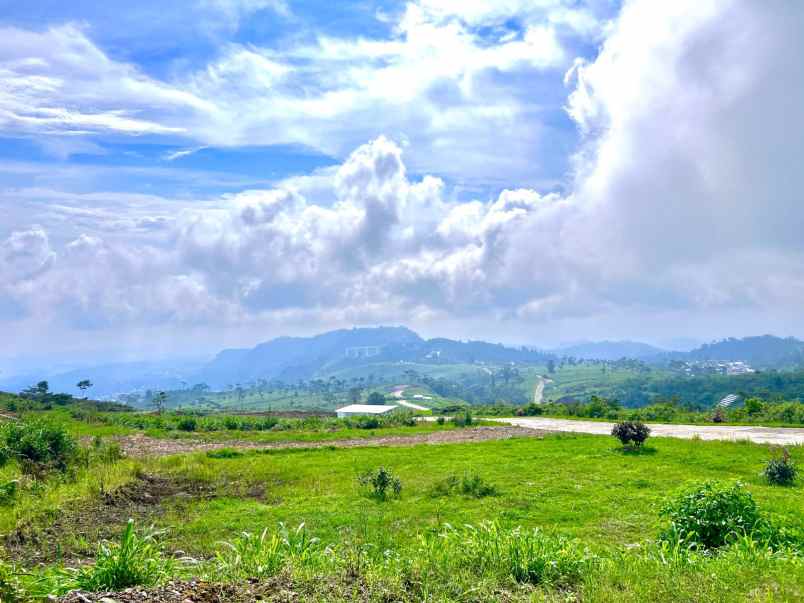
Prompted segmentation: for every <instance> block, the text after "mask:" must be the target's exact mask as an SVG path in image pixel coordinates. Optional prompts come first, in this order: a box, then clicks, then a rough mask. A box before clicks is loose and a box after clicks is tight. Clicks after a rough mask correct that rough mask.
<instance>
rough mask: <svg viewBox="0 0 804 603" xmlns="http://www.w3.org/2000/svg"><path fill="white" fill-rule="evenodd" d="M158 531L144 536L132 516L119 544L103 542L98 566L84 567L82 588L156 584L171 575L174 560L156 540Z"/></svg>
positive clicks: (79, 579)
mask: <svg viewBox="0 0 804 603" xmlns="http://www.w3.org/2000/svg"><path fill="white" fill-rule="evenodd" d="M158 534H159V533H158V532H155V531H153V530H150V531H147V532H145V533H144V534H142V535H139V534H137V532H136V530H135V529H134V520H132V519H129V520H128V524H127V525H126V529H125V530H124V531H123V535H122V537H121V538H120V542H119V543H117V544H106V543H104V544H102V545H101V546H100V547H99V548H98V552H97V555H96V558H95V565H92V566H89V567H86V568H83V569H82V570H80V571H79V572H78V574H77V577H76V584H77V586H78V587H79V588H82V589H84V590H90V591H100V590H122V589H124V588H129V587H131V586H153V585H154V584H157V583H159V582H160V581H162V580H163V579H165V578H167V577H168V576H170V574H171V572H172V571H173V569H174V564H173V561H172V560H171V559H169V558H165V557H163V556H162V554H161V550H160V548H159V547H158V545H157V543H156V537H157V536H158Z"/></svg>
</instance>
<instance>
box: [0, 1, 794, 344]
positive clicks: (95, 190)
mask: <svg viewBox="0 0 804 603" xmlns="http://www.w3.org/2000/svg"><path fill="white" fill-rule="evenodd" d="M802 13H804V10H803V9H801V8H799V7H798V6H795V5H793V4H792V3H786V2H783V1H782V0H770V1H769V2H767V3H762V4H757V3H752V2H748V1H740V0H700V1H693V0H681V1H679V2H674V3H667V4H665V3H655V2H651V1H650V0H629V1H627V2H625V3H624V4H622V5H621V3H620V2H615V1H612V0H497V1H491V0H463V1H458V0H410V1H408V2H372V1H370V0H365V1H353V2H338V3H332V2H301V1H297V2H290V1H283V0H185V1H183V2H155V1H150V0H146V1H143V2H138V3H136V4H135V5H131V3H123V2H115V1H110V2H104V3H98V2H72V3H65V2H56V1H43V0H33V1H32V2H29V3H25V4H24V5H23V4H21V3H17V2H0V277H2V283H3V284H2V285H0V325H2V326H3V328H4V329H5V331H6V332H8V333H10V334H11V336H12V337H16V338H17V339H18V340H19V341H22V342H24V343H21V344H20V346H19V347H18V348H17V349H15V351H14V352H6V355H7V356H10V355H11V354H20V355H31V354H33V355H35V354H36V353H38V352H37V348H38V345H37V344H36V340H37V337H38V336H41V335H42V334H44V333H47V334H48V337H49V339H50V347H51V348H52V349H53V351H54V352H53V353H56V354H74V353H81V354H85V355H93V354H101V355H107V354H109V353H110V352H109V350H111V349H114V350H115V353H119V354H127V355H129V356H133V357H140V356H142V354H143V353H146V350H153V349H154V348H157V349H158V350H159V353H163V354H173V353H182V352H184V351H187V350H199V349H203V350H214V349H217V348H219V347H222V346H224V345H234V344H237V345H240V344H251V343H255V342H257V341H261V340H264V339H268V338H270V337H272V336H275V335H279V334H285V333H310V332H315V331H318V330H321V329H325V328H330V327H338V326H348V325H352V324H380V323H384V324H389V323H393V324H407V325H410V326H411V327H414V328H417V329H419V330H422V331H423V332H424V333H425V334H446V335H453V336H467V337H468V336H472V337H475V336H483V337H487V338H491V339H496V340H503V341H510V342H513V343H530V344H543V345H549V344H555V343H559V342H562V341H568V340H579V339H593V338H609V339H617V338H625V337H632V338H640V339H647V340H650V341H658V342H661V341H664V340H668V339H672V338H675V337H679V336H694V337H696V338H698V339H707V338H711V337H717V336H724V335H740V334H748V333H754V332H766V331H768V332H777V333H780V334H799V335H804V331H802V329H803V328H804V324H802V318H801V316H800V312H799V311H798V306H799V300H800V293H801V292H802V291H804V274H802V268H801V266H802V262H801V259H802V248H801V242H800V241H801V237H800V233H799V232H798V230H799V229H798V228H797V227H796V226H795V225H796V224H800V223H801V220H800V218H802V216H801V207H802V203H801V199H800V190H802V188H801V186H800V185H801V184H802V183H801V182H800V181H801V175H800V174H799V173H798V172H800V170H798V169H797V168H796V166H797V165H799V163H800V159H801V156H802V149H801V144H802V143H800V142H799V141H797V140H792V139H791V137H790V136H789V133H790V132H793V131H797V130H796V128H797V127H798V126H799V125H801V123H802V112H804V110H802V106H804V103H801V102H799V101H800V100H801V99H802V89H803V88H804V85H802V81H801V80H802V79H804V76H802V75H801V74H802V73H803V72H804V70H802V69H801V64H800V60H801V56H802V48H801V41H800V39H799V38H800V36H799V35H798V34H797V31H798V30H797V29H796V28H797V27H798V26H800V25H801V24H802V19H804V16H802ZM736 32H739V35H736ZM746 321H748V324H747V323H746ZM154 342H157V343H156V344H155V343H154ZM121 350H122V351H121Z"/></svg>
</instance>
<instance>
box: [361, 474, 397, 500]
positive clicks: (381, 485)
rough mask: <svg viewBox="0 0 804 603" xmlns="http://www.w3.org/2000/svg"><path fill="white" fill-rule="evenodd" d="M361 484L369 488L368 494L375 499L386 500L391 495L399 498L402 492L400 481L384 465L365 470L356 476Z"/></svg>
mask: <svg viewBox="0 0 804 603" xmlns="http://www.w3.org/2000/svg"><path fill="white" fill-rule="evenodd" d="M357 480H358V482H359V483H360V485H361V486H365V487H368V488H369V489H370V495H371V496H372V497H373V498H376V499H377V500H387V499H388V498H390V497H391V496H392V495H393V496H394V497H396V498H399V496H400V494H401V493H402V481H401V480H400V479H399V478H398V477H396V476H395V475H394V474H393V473H391V472H390V471H389V470H388V469H386V468H385V467H380V468H379V469H377V470H376V471H367V472H365V473H363V474H361V475H360V476H358V478H357Z"/></svg>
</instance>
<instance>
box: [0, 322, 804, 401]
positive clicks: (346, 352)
mask: <svg viewBox="0 0 804 603" xmlns="http://www.w3.org/2000/svg"><path fill="white" fill-rule="evenodd" d="M562 357H575V358H578V359H585V360H602V361H615V360H619V359H621V358H627V359H636V360H642V361H644V362H648V363H655V364H660V365H661V364H664V363H667V362H669V361H671V360H682V361H707V360H713V361H727V362H728V361H743V362H746V363H748V364H750V365H751V366H753V367H754V368H759V369H767V368H779V369H784V368H793V367H802V366H804V341H801V340H799V339H796V338H794V337H787V338H781V337H775V336H772V335H762V336H756V337H745V338H742V339H736V338H729V339H724V340H721V341H715V342H712V343H708V344H705V345H702V346H699V347H698V348H696V349H694V350H692V351H690V352H671V351H666V350H662V349H661V348H659V347H656V346H652V345H650V344H646V343H642V342H637V341H599V342H584V343H579V344H574V345H571V346H566V347H563V348H559V349H555V350H540V349H536V348H529V347H513V346H506V345H502V344H494V343H488V342H485V341H458V340H453V339H447V338H443V337H442V338H434V339H423V338H422V337H420V336H419V335H418V334H417V333H415V332H414V331H412V330H410V329H408V328H406V327H402V326H395V327H372V328H353V329H339V330H336V331H329V332H326V333H322V334H320V335H315V336H312V337H278V338H276V339H273V340H271V341H267V342H264V343H261V344H258V345H256V346H254V347H253V348H234V349H227V350H223V351H221V352H219V353H218V354H217V355H216V356H215V357H214V358H213V359H212V360H211V361H208V362H203V361H200V362H195V361H193V362H190V361H178V360H177V361H173V362H166V361H161V362H127V363H115V364H106V365H101V366H94V367H87V368H81V369H76V370H70V371H59V372H57V373H55V374H52V373H49V372H48V371H41V372H39V373H35V372H30V373H26V374H25V375H17V376H15V377H8V378H5V379H0V389H6V390H9V391H20V390H21V389H23V388H25V387H29V386H30V385H32V384H34V383H36V382H37V381H39V380H41V379H47V380H48V381H49V382H50V386H51V389H52V390H53V391H60V392H67V393H73V394H79V391H78V390H77V389H76V387H75V384H76V383H77V382H78V381H80V380H82V379H90V380H91V381H92V382H93V384H94V387H93V388H92V389H91V390H90V391H89V393H90V395H94V396H98V397H108V396H114V395H117V394H121V393H128V392H132V391H144V390H146V389H152V390H158V389H166V390H168V389H180V388H182V387H186V386H188V385H193V384H195V383H207V384H208V385H210V386H211V387H213V388H225V387H227V386H230V385H235V384H237V383H250V382H254V381H256V380H259V379H279V380H282V381H285V382H293V381H298V380H300V379H301V380H308V379H312V378H319V377H326V376H327V375H332V374H335V373H337V372H338V371H341V370H352V369H354V370H357V371H358V372H361V371H363V370H365V371H366V372H369V371H371V368H370V367H371V365H372V364H374V363H399V362H411V363H425V364H427V363H431V364H450V363H453V364H472V363H475V362H481V363H489V364H497V365H499V364H502V363H507V362H515V363H519V364H539V365H545V364H547V363H548V361H550V360H554V361H558V360H559V359H560V358H562Z"/></svg>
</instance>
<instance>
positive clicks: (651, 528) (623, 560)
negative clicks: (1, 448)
mask: <svg viewBox="0 0 804 603" xmlns="http://www.w3.org/2000/svg"><path fill="white" fill-rule="evenodd" d="M95 427H96V426H91V425H87V426H84V427H82V428H81V429H80V430H78V433H81V434H83V435H89V434H90V433H91V432H92V431H93V429H94V428H95ZM101 427H104V428H105V427H107V426H101ZM434 428H436V427H434V426H428V427H422V429H434ZM398 429H404V428H398ZM407 429H418V428H407ZM364 433H365V432H364ZM104 435H106V436H109V435H112V434H111V433H109V432H108V431H107V432H104ZM155 435H162V436H165V435H168V434H166V433H162V434H159V433H156V434H155ZM257 435H259V436H260V437H265V436H269V437H273V436H275V435H278V436H283V437H284V436H285V435H286V434H284V433H280V434H274V433H270V432H269V433H259V434H257ZM216 437H217V436H216ZM294 437H298V434H294ZM309 437H311V438H316V437H320V434H310V435H309ZM792 453H793V456H794V458H795V459H796V460H797V461H798V462H799V463H802V462H804V454H802V450H801V449H798V448H797V449H793V451H792ZM768 456H769V455H768V449H767V448H766V447H762V446H756V445H752V444H744V443H728V442H701V441H686V440H671V439H664V438H654V439H651V440H649V445H648V447H647V448H645V449H644V450H642V451H639V452H634V451H630V452H629V451H623V450H622V449H620V448H619V447H618V446H617V445H616V443H615V441H614V440H613V439H611V438H607V437H598V436H583V435H550V436H547V437H544V438H542V439H533V438H521V439H511V440H505V441H494V442H484V443H472V444H449V445H422V446H411V447H383V448H376V447H373V448H351V449H330V448H323V449H316V450H305V449H301V450H274V451H240V452H232V453H228V452H227V453H225V454H211V453H210V454H207V453H195V454H186V455H173V456H165V457H161V458H151V459H143V460H136V461H134V460H121V461H117V462H113V463H101V464H96V465H92V466H91V467H89V468H88V469H79V470H78V471H77V472H76V473H75V476H74V478H73V479H67V480H64V479H56V478H51V479H50V480H49V481H47V482H45V483H44V484H43V485H40V486H38V487H37V488H35V489H34V490H32V491H26V492H24V493H21V494H20V495H19V496H18V497H17V498H16V499H15V500H14V502H13V503H12V504H11V505H10V506H9V505H6V506H5V507H2V506H0V510H2V511H3V512H2V513H0V533H3V534H10V533H22V534H23V535H24V536H25V537H24V538H22V539H21V540H22V544H20V542H18V541H19V540H20V539H18V541H14V544H13V546H12V544H10V542H11V541H8V540H6V541H5V542H6V546H7V551H6V555H7V557H9V558H10V559H12V560H13V559H15V558H16V559H26V560H27V561H26V563H28V564H34V563H38V562H42V563H44V566H42V567H59V566H60V565H61V564H63V563H66V564H68V565H69V564H73V563H75V561H76V560H78V559H83V558H85V557H87V556H90V557H91V556H92V555H93V552H94V550H95V546H96V542H97V540H98V539H100V538H111V537H114V536H115V535H116V534H118V533H119V532H120V531H122V529H123V527H124V525H125V522H126V521H127V519H128V518H129V517H134V518H135V519H136V521H137V522H138V524H139V525H141V526H146V525H149V524H151V523H153V524H155V526H156V527H157V528H161V529H164V530H165V533H164V535H163V536H162V543H163V545H164V546H165V548H166V550H167V551H177V550H180V551H183V552H184V553H183V554H186V555H191V556H193V557H195V558H196V559H200V560H202V565H201V566H191V567H184V568H181V567H179V568H176V569H175V570H174V572H175V573H176V574H177V575H194V574H196V573H199V572H200V573H203V572H209V571H210V567H208V565H205V563H206V562H204V561H203V560H205V559H207V560H212V559H214V558H215V554H216V553H218V554H220V550H221V546H222V545H221V542H222V541H229V542H231V541H233V539H236V538H237V537H238V534H241V533H242V532H250V533H254V534H259V533H261V532H262V531H263V530H264V529H266V528H267V529H268V531H269V533H276V532H277V530H278V529H279V528H278V526H280V525H282V524H284V525H285V526H290V527H295V526H298V525H300V524H304V526H305V527H304V533H305V534H308V535H309V537H310V538H313V537H314V538H317V539H320V542H319V543H318V544H317V545H316V550H319V551H326V550H329V551H331V553H324V552H321V553H320V555H319V556H317V557H316V559H317V561H315V563H313V562H312V561H309V560H307V561H302V560H300V559H298V558H296V557H293V558H292V559H290V558H289V560H288V561H287V563H288V564H289V565H288V568H287V569H288V572H289V573H287V574H286V575H285V574H283V575H285V577H286V578H287V580H289V581H290V582H289V584H290V585H291V586H292V588H298V589H301V591H302V592H307V594H308V595H309V597H308V598H309V600H354V599H355V598H357V599H360V600H367V601H368V600H377V601H380V600H411V601H413V600H422V598H425V599H427V600H432V601H452V600H463V601H486V600H500V601H530V600H555V601H559V600H560V601H580V600H583V601H614V600H617V601H644V600H655V601H722V600H724V599H726V598H729V599H733V600H750V601H794V600H801V597H802V596H804V595H803V593H804V565H802V558H801V556H800V555H799V554H796V553H795V552H787V553H772V552H769V551H767V550H762V549H761V547H760V549H758V550H753V549H751V548H750V547H748V548H746V547H743V548H742V549H734V550H732V549H730V550H729V551H727V552H725V553H722V554H721V555H715V556H713V557H710V556H706V555H704V556H700V555H693V554H686V553H683V552H678V551H675V552H672V551H666V550H664V551H663V550H662V549H660V548H657V546H656V545H655V544H653V543H654V541H655V538H656V536H657V534H658V532H659V530H660V529H661V527H662V524H663V521H662V519H661V518H660V517H659V510H660V508H661V507H662V505H663V504H664V502H665V501H666V500H667V499H668V497H670V496H671V495H673V494H674V493H676V492H677V491H678V490H679V488H682V487H683V486H685V485H686V484H692V483H699V482H702V481H705V480H721V481H726V482H731V481H734V480H740V481H742V482H744V483H745V484H747V487H748V489H749V490H750V492H751V494H752V495H753V496H754V498H755V499H756V501H757V502H758V504H759V506H760V508H761V509H763V510H765V511H767V512H769V513H771V514H772V515H773V517H774V521H776V522H777V523H778V524H781V525H785V526H788V527H789V528H790V529H792V530H794V531H795V530H798V531H799V533H800V531H801V530H802V529H804V487H802V485H801V483H800V482H799V483H798V485H795V486H793V487H785V488H782V487H774V486H770V485H768V484H767V483H765V482H764V480H763V479H762V478H761V477H760V475H759V473H760V470H761V468H762V466H763V464H764V462H765V461H766V460H767V458H768ZM380 466H384V467H387V468H388V469H390V470H391V471H392V472H393V473H394V474H395V475H397V476H398V477H399V478H400V479H401V482H402V491H401V496H400V497H399V498H398V499H396V498H392V499H389V500H384V501H380V500H377V499H375V498H372V497H370V496H368V495H367V493H366V491H365V488H364V487H362V486H361V485H360V484H359V483H358V476H359V475H360V474H361V473H363V472H365V471H367V470H373V469H377V468H378V467H380ZM450 475H455V476H459V477H460V476H464V475H473V476H478V477H480V478H481V479H482V480H483V482H484V483H486V484H489V485H491V486H492V487H493V488H494V490H495V493H494V495H492V496H486V497H481V498H475V497H473V496H467V495H461V494H456V493H451V494H449V495H435V494H434V492H435V490H436V486H437V485H438V484H439V483H441V482H443V481H444V480H445V478H447V477H449V476H450ZM17 476H18V474H17V473H16V469H15V466H14V465H13V464H12V465H7V466H6V467H5V468H4V469H2V470H0V483H3V482H4V481H8V480H11V479H14V478H15V477H17ZM143 476H147V478H144V477H143ZM157 478H158V479H157ZM148 480H157V481H148ZM155 483H156V484H159V486H158V489H157V491H154V492H150V493H149V489H150V488H155V486H154V485H153V484H155ZM126 484H128V486H127V485H126ZM121 487H122V490H120V488H121ZM126 488H128V489H126ZM115 491H117V492H123V491H125V492H128V494H127V495H126V496H123V495H121V494H118V495H112V496H111V498H110V497H109V494H108V493H109V492H115ZM143 492H146V495H147V496H148V497H149V498H148V502H147V504H145V503H143V501H142V500H141V499H139V498H137V496H142V493H143ZM442 494H443V493H442ZM127 496H133V497H134V498H133V499H132V500H136V501H137V502H136V504H132V503H131V501H130V500H129V499H128V498H126V497H127ZM109 501H112V502H109ZM483 522H494V523H495V525H496V526H497V527H496V528H494V529H495V530H496V529H499V530H500V531H501V533H505V534H510V533H515V532H511V530H515V529H516V528H517V527H519V526H521V527H522V528H527V529H529V528H541V529H542V530H545V531H546V533H547V534H548V535H549V537H550V538H553V537H559V536H562V537H563V536H565V537H568V538H569V539H570V540H569V541H567V542H575V539H577V544H573V545H572V546H573V547H588V549H589V551H590V555H592V556H594V557H595V559H596V560H597V561H596V562H595V563H594V564H592V565H589V567H588V568H587V569H586V570H584V572H583V574H582V575H581V576H580V577H579V578H578V579H577V580H574V581H573V582H572V584H566V585H564V586H561V585H550V584H545V583H538V584H524V585H523V584H522V583H520V581H512V580H511V579H510V578H502V577H499V576H497V577H493V576H491V574H488V572H485V573H484V572H480V570H477V569H474V570H471V571H469V570H466V572H468V573H465V574H464V573H461V574H460V575H457V574H456V575H455V576H454V577H452V578H449V579H446V580H445V577H444V576H441V577H440V578H437V576H435V575H434V574H432V575H431V574H430V573H428V572H430V571H431V570H432V571H435V570H433V569H432V567H431V566H430V565H426V563H425V561H421V563H423V564H425V565H423V566H422V568H425V569H426V568H430V569H426V571H425V569H422V568H419V569H416V570H415V572H414V574H415V575H416V576H418V578H416V579H415V580H413V578H412V577H411V576H410V575H408V573H406V572H411V571H414V570H413V569H411V567H413V566H416V567H418V566H417V565H416V564H417V563H418V561H416V558H417V557H418V556H422V555H423V556H424V557H425V558H426V559H430V556H431V555H436V552H437V549H438V547H436V549H432V542H434V541H433V539H436V541H437V540H438V539H439V538H442V537H443V538H447V537H446V536H444V535H443V534H442V531H443V530H444V529H445V528H444V526H446V525H451V526H462V525H465V524H470V525H473V526H479V525H482V524H483ZM21 527H22V532H15V530H18V529H19V528H21ZM472 533H473V534H474V533H475V532H472ZM439 534H442V535H439ZM473 537H474V536H473ZM448 542H449V540H448V539H447V540H444V546H447V545H448ZM426 543H430V545H428V546H430V548H427V551H429V552H426V551H425V552H422V547H423V546H425V544H426ZM450 546H451V545H450ZM562 546H564V545H562ZM566 546H570V545H566ZM354 547H357V548H354ZM425 548H426V547H425ZM355 550H359V555H364V554H365V559H364V560H363V561H361V562H360V563H362V564H363V566H361V567H362V569H360V570H359V571H358V574H359V575H357V576H354V575H352V574H351V573H350V572H352V573H354V568H353V567H352V566H351V565H349V564H350V563H352V562H348V559H349V555H350V554H352V553H353V552H354V551H355ZM445 550H446V549H445ZM573 550H575V549H573ZM350 551H351V552H350ZM557 554H558V553H557ZM452 556H453V557H454V556H460V553H459V550H458V549H456V551H455V552H454V553H453V554H452ZM353 561H354V560H353ZM453 561H454V560H452V561H450V560H449V559H446V558H444V559H443V560H442V561H441V562H440V563H446V564H449V563H453ZM411 563H412V564H413V566H411ZM427 563H431V561H427ZM432 563H435V562H434V561H433V562H432ZM322 564H323V565H322ZM344 564H346V565H344ZM425 566H426V567H425ZM433 567H435V566H433ZM445 567H446V566H445ZM584 567H586V566H584ZM350 568H351V569H350ZM29 569H33V567H30V568H29ZM464 569H465V568H464ZM42 571H45V570H43V569H41V568H40V569H38V570H35V573H37V575H39V574H40V573H41V572H42ZM322 571H326V572H329V573H331V580H329V581H325V583H326V584H324V586H326V588H327V589H329V590H325V591H321V590H319V589H320V588H324V586H322V584H323V583H321V581H320V580H317V579H316V577H315V576H316V572H319V573H320V572H322ZM421 571H425V573H426V576H424V575H420V574H419V573H416V572H421ZM450 571H452V570H450ZM462 571H463V570H462ZM344 572H346V573H344ZM478 572H480V573H478ZM350 576H351V577H350ZM400 576H408V578H405V580H413V582H412V583H407V582H405V581H404V580H403V579H402V578H400ZM495 576H496V574H495ZM416 580H418V581H419V582H416ZM414 582H415V584H414ZM44 584H49V583H48V582H47V581H45V582H44ZM356 585H357V586H356ZM291 586H287V587H288V588H291ZM358 587H359V588H358ZM355 588H357V589H358V590H357V591H355V590H354V589H355ZM422 589H424V590H422ZM356 593H357V594H356ZM423 593H424V594H423ZM358 595H359V596H358ZM425 595H426V596H425ZM389 597H390V598H389ZM277 600H279V599H277ZM304 600H307V599H304Z"/></svg>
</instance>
